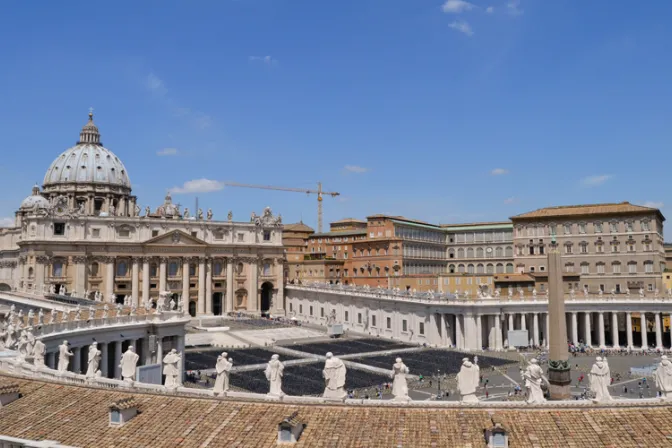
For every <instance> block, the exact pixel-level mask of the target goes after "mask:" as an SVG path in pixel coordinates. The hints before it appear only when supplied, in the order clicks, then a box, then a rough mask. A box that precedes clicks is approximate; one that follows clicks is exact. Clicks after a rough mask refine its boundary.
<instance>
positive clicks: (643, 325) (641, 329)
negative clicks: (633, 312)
mask: <svg viewBox="0 0 672 448" xmlns="http://www.w3.org/2000/svg"><path fill="white" fill-rule="evenodd" d="M639 315H640V318H639V332H640V333H641V334H642V350H646V349H648V348H649V340H648V337H647V335H646V330H647V328H646V313H645V312H644V311H642V312H640V313H639Z"/></svg>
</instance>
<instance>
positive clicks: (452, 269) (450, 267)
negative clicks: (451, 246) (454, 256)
mask: <svg viewBox="0 0 672 448" xmlns="http://www.w3.org/2000/svg"><path fill="white" fill-rule="evenodd" d="M448 272H450V273H451V274H454V273H455V265H454V264H451V265H450V266H448Z"/></svg>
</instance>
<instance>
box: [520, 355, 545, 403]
mask: <svg viewBox="0 0 672 448" xmlns="http://www.w3.org/2000/svg"><path fill="white" fill-rule="evenodd" d="M523 380H524V381H525V388H526V389H527V403H528V404H541V403H545V402H546V397H544V391H543V390H542V388H541V385H542V383H543V382H544V381H545V382H546V383H548V380H547V379H546V377H545V376H544V371H543V369H542V368H541V366H540V365H539V361H537V359H536V358H532V359H531V360H530V364H529V365H528V366H527V369H525V371H524V372H523Z"/></svg>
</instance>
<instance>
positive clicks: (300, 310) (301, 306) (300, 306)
mask: <svg viewBox="0 0 672 448" xmlns="http://www.w3.org/2000/svg"><path fill="white" fill-rule="evenodd" d="M299 314H303V305H299Z"/></svg>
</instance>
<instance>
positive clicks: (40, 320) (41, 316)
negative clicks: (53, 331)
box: [37, 308, 44, 325]
mask: <svg viewBox="0 0 672 448" xmlns="http://www.w3.org/2000/svg"><path fill="white" fill-rule="evenodd" d="M37 325H44V311H42V308H40V310H39V311H38V312H37Z"/></svg>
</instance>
